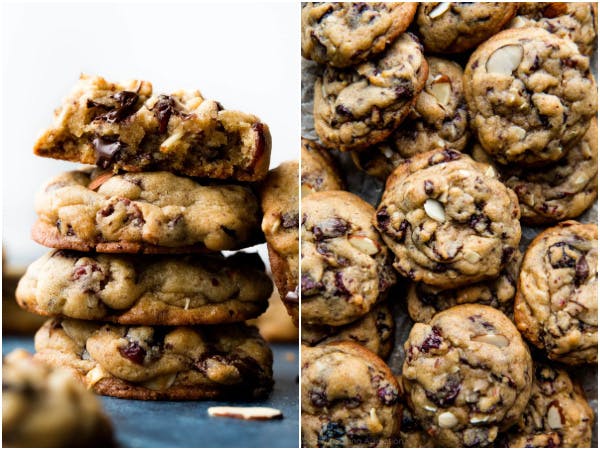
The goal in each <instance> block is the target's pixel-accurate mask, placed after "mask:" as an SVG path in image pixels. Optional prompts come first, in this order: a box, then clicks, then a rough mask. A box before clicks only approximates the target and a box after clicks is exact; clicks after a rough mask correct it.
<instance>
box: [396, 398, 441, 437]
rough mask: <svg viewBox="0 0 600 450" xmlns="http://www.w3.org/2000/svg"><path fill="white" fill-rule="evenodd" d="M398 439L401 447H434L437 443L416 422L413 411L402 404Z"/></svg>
mask: <svg viewBox="0 0 600 450" xmlns="http://www.w3.org/2000/svg"><path fill="white" fill-rule="evenodd" d="M400 440H401V442H402V445H401V447H403V448H435V447H437V444H436V443H435V441H434V440H433V438H432V437H431V436H429V435H428V434H427V433H426V432H425V430H424V429H423V427H421V425H420V424H419V422H417V420H416V419H415V417H414V416H413V413H412V412H411V411H410V409H409V408H408V407H407V405H402V426H401V427H400Z"/></svg>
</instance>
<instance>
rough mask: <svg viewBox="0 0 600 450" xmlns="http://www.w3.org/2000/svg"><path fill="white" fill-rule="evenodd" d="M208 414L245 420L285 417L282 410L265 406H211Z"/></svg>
mask: <svg viewBox="0 0 600 450" xmlns="http://www.w3.org/2000/svg"><path fill="white" fill-rule="evenodd" d="M208 415H209V416H212V417H231V418H233V419H244V420H272V419H283V414H282V413H281V411H279V410H278V409H275V408H267V407H265V406H248V407H245V406H211V407H210V408H208Z"/></svg>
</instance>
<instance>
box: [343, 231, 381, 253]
mask: <svg viewBox="0 0 600 450" xmlns="http://www.w3.org/2000/svg"><path fill="white" fill-rule="evenodd" d="M348 240H349V241H350V244H352V246H353V247H354V248H356V249H358V250H360V251H361V252H363V253H366V254H367V255H375V254H376V253H379V250H381V248H380V247H379V244H378V243H377V242H374V241H373V240H372V239H370V238H368V237H366V236H359V235H352V236H350V237H349V238H348Z"/></svg>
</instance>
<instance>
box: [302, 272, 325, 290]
mask: <svg viewBox="0 0 600 450" xmlns="http://www.w3.org/2000/svg"><path fill="white" fill-rule="evenodd" d="M300 284H301V286H302V295H315V294H317V293H319V292H320V291H322V290H323V283H321V282H320V281H319V282H317V281H315V280H313V279H312V277H311V276H310V275H307V274H302V277H301V278H300Z"/></svg>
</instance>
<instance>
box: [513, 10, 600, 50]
mask: <svg viewBox="0 0 600 450" xmlns="http://www.w3.org/2000/svg"><path fill="white" fill-rule="evenodd" d="M508 27H509V28H528V27H538V28H543V29H544V30H546V31H548V32H550V33H552V34H555V35H557V36H559V37H561V38H568V39H570V40H572V41H573V42H575V44H577V47H578V48H579V51H580V52H581V53H582V54H583V55H588V56H591V55H592V53H593V52H594V48H595V47H596V37H597V35H598V3H596V2H590V3H587V2H568V3H567V2H551V3H549V2H535V3H534V2H529V3H519V9H518V10H517V16H516V17H515V18H514V19H513V20H511V22H510V23H509V25H508Z"/></svg>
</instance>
